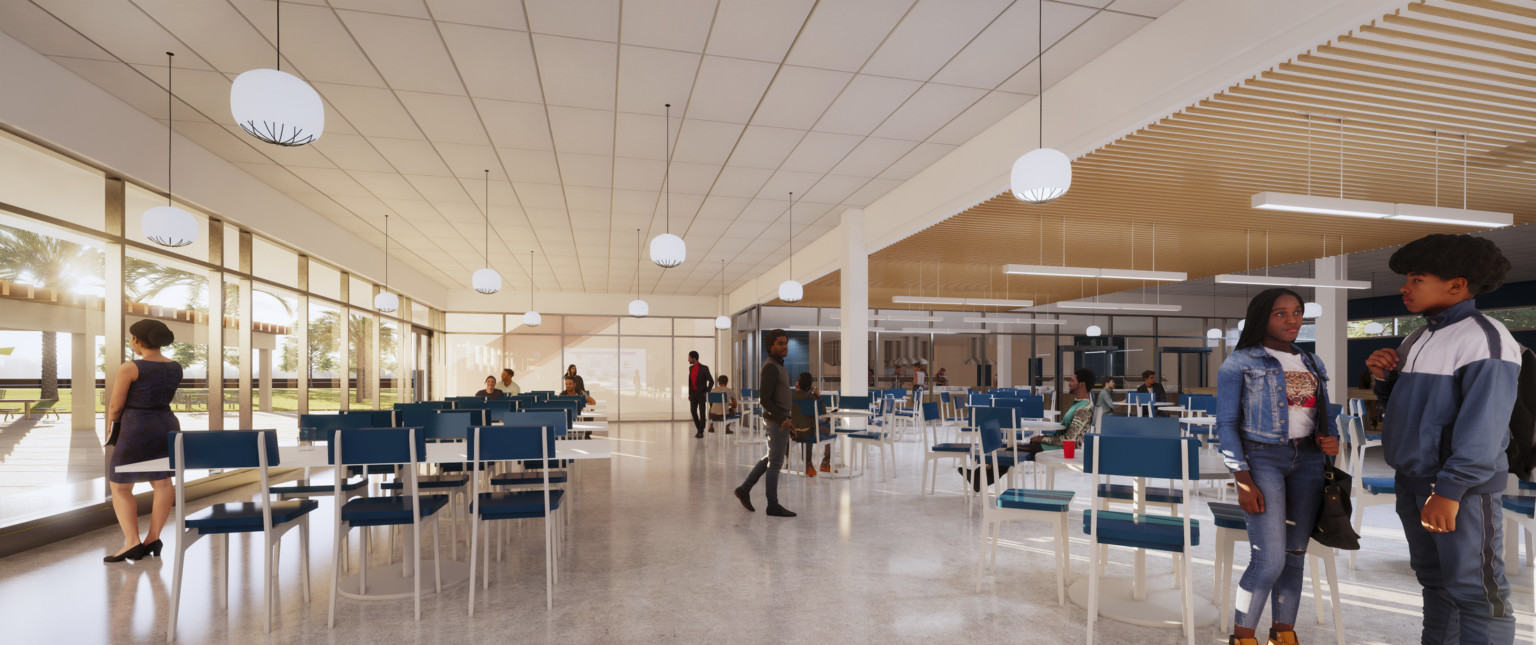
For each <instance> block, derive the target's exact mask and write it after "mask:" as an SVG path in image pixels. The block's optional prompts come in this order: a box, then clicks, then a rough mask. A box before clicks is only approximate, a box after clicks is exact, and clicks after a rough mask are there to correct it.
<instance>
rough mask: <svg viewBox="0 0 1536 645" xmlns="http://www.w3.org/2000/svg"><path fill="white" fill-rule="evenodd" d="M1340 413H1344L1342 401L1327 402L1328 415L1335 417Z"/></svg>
mask: <svg viewBox="0 0 1536 645" xmlns="http://www.w3.org/2000/svg"><path fill="white" fill-rule="evenodd" d="M1341 414H1344V404H1342V403H1329V404H1328V416H1332V417H1336V416H1339V415H1341Z"/></svg>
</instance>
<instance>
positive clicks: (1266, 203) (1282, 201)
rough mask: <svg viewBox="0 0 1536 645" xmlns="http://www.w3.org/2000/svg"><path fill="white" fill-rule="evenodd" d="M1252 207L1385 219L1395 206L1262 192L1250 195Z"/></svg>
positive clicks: (1360, 200) (1395, 211)
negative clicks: (1251, 196)
mask: <svg viewBox="0 0 1536 645" xmlns="http://www.w3.org/2000/svg"><path fill="white" fill-rule="evenodd" d="M1252 203H1253V207H1254V208H1257V209H1259V210H1266V211H1288V212H1292V213H1311V214H1314V215H1343V216H1345V217H1366V218H1371V219H1385V218H1388V217H1391V216H1393V215H1394V214H1396V213H1397V204H1393V203H1392V202H1372V201H1366V200H1364V199H1345V198H1342V197H1321V196H1318V195H1297V194H1295V193H1276V192H1263V193H1257V194H1255V195H1254V196H1253V202H1252Z"/></svg>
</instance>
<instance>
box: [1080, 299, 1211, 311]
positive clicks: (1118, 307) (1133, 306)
mask: <svg viewBox="0 0 1536 645" xmlns="http://www.w3.org/2000/svg"><path fill="white" fill-rule="evenodd" d="M1056 308H1057V309H1108V310H1112V311H1183V310H1184V305H1164V304H1157V303H1142V302H1092V301H1090V302H1058V303H1056Z"/></svg>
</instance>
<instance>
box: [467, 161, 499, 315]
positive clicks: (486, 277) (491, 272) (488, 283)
mask: <svg viewBox="0 0 1536 645" xmlns="http://www.w3.org/2000/svg"><path fill="white" fill-rule="evenodd" d="M469 283H470V285H472V286H473V287H474V288H475V291H479V292H480V293H484V294H487V295H489V294H492V293H496V292H497V291H501V274H500V273H497V272H496V270H495V269H492V268H491V170H490V169H489V168H487V169H486V170H485V268H482V269H476V270H475V272H474V273H473V274H471V275H470V276H469Z"/></svg>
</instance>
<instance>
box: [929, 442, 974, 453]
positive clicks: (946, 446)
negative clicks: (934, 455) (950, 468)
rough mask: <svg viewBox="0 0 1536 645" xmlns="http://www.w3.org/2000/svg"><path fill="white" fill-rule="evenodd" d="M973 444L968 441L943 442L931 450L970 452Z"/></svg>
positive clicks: (930, 450)
mask: <svg viewBox="0 0 1536 645" xmlns="http://www.w3.org/2000/svg"><path fill="white" fill-rule="evenodd" d="M970 451H971V444H968V443H941V444H935V445H934V446H933V448H930V449H929V452H970Z"/></svg>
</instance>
